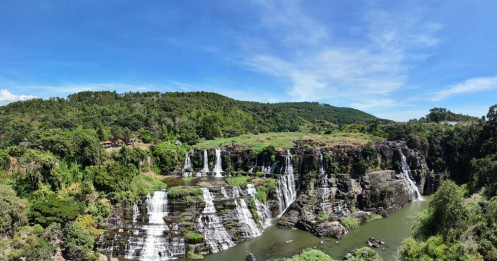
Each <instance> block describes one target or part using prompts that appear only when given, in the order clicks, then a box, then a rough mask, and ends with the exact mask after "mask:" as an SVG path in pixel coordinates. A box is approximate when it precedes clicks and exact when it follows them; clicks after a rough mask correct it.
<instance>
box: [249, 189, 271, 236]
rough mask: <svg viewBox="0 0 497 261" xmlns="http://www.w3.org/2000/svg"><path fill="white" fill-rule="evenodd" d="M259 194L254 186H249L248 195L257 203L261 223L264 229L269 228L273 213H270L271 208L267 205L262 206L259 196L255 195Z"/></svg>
mask: <svg viewBox="0 0 497 261" xmlns="http://www.w3.org/2000/svg"><path fill="white" fill-rule="evenodd" d="M256 193H257V190H256V189H255V186H254V184H251V183H249V184H247V194H249V195H250V196H251V197H252V200H254V202H255V207H256V210H257V215H258V216H259V221H260V222H261V224H262V226H263V227H267V226H269V225H270V224H271V223H270V219H271V211H269V208H268V207H267V206H266V205H265V204H262V203H261V202H260V201H259V199H258V198H257V196H256V195H255V194H256Z"/></svg>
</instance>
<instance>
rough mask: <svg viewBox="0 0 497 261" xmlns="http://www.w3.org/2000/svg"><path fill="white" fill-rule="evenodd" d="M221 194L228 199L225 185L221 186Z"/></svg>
mask: <svg viewBox="0 0 497 261" xmlns="http://www.w3.org/2000/svg"><path fill="white" fill-rule="evenodd" d="M221 194H222V195H223V198H224V199H229V198H230V197H229V196H228V192H227V191H226V188H225V187H221Z"/></svg>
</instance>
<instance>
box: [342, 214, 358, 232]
mask: <svg viewBox="0 0 497 261" xmlns="http://www.w3.org/2000/svg"><path fill="white" fill-rule="evenodd" d="M340 221H341V222H342V224H343V226H344V227H346V228H347V229H348V230H354V229H356V228H358V227H359V225H360V224H361V221H360V220H359V219H357V218H353V217H342V218H341V219H340Z"/></svg>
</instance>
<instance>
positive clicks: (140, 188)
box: [130, 175, 167, 199]
mask: <svg viewBox="0 0 497 261" xmlns="http://www.w3.org/2000/svg"><path fill="white" fill-rule="evenodd" d="M130 187H131V191H132V195H133V197H134V198H136V199H137V198H140V197H142V196H145V195H147V194H149V193H152V192H154V191H157V190H162V189H165V188H166V187H167V185H166V184H165V183H163V182H162V181H160V180H158V179H156V178H154V177H149V176H143V175H138V176H136V177H134V178H133V180H132V181H131V186H130Z"/></svg>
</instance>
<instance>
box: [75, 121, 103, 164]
mask: <svg viewBox="0 0 497 261" xmlns="http://www.w3.org/2000/svg"><path fill="white" fill-rule="evenodd" d="M72 135H73V140H72V142H73V145H74V146H73V149H74V151H75V156H76V159H77V161H78V162H79V163H81V164H82V165H83V167H86V166H90V165H99V164H101V163H102V162H103V160H104V158H105V152H104V150H103V147H102V146H101V145H100V142H99V141H98V138H97V135H96V133H95V131H93V130H87V129H81V128H80V129H76V130H75V131H73V133H72Z"/></svg>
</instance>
